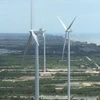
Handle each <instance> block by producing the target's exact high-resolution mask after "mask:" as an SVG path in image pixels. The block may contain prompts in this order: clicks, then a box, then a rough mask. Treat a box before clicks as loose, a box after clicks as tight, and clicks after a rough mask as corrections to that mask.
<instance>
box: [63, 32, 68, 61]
mask: <svg viewBox="0 0 100 100" xmlns="http://www.w3.org/2000/svg"><path fill="white" fill-rule="evenodd" d="M66 38H67V34H66V33H65V39H64V45H63V51H62V60H63V58H64V52H65V46H66Z"/></svg>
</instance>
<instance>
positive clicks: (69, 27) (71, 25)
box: [66, 17, 76, 32]
mask: <svg viewBox="0 0 100 100" xmlns="http://www.w3.org/2000/svg"><path fill="white" fill-rule="evenodd" d="M75 19H76V17H75V18H74V19H73V21H72V22H71V24H70V25H69V26H68V28H67V29H66V32H67V31H68V30H69V29H70V28H71V26H72V25H73V23H74V21H75Z"/></svg>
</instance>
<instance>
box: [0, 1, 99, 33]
mask: <svg viewBox="0 0 100 100" xmlns="http://www.w3.org/2000/svg"><path fill="white" fill-rule="evenodd" d="M57 16H59V17H60V18H61V19H62V21H63V22H64V23H65V25H66V27H68V25H69V24H70V23H71V21H72V20H73V19H74V17H75V16H76V17H77V18H76V20H75V22H74V24H73V26H72V27H71V29H72V31H73V32H74V33H76V34H82V33H84V34H90V35H95V34H97V33H98V34H99V33H100V0H33V23H34V25H33V29H34V30H38V29H39V28H40V27H43V28H45V29H46V30H47V33H51V34H64V28H63V27H62V25H61V23H60V22H59V20H58V19H57ZM43 19H44V20H43ZM29 30H30V0H0V33H28V32H29Z"/></svg>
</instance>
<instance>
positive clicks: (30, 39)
mask: <svg viewBox="0 0 100 100" xmlns="http://www.w3.org/2000/svg"><path fill="white" fill-rule="evenodd" d="M31 42H32V33H30V36H29V39H28V42H27V44H26V47H25V50H24V55H23V62H24V58H25V55H26V53H27V50H28V48H29V46H30V44H31Z"/></svg>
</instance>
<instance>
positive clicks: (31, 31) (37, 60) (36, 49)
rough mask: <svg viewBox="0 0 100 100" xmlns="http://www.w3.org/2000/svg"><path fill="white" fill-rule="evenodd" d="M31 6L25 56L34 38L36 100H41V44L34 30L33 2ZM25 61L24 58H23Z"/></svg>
mask: <svg viewBox="0 0 100 100" xmlns="http://www.w3.org/2000/svg"><path fill="white" fill-rule="evenodd" d="M30 3H31V4H30V5H31V13H30V15H31V16H30V17H31V20H30V21H31V25H30V26H31V30H30V31H29V32H30V36H29V39H28V42H27V45H26V48H25V52H24V56H25V54H26V52H27V49H28V48H29V45H30V43H31V42H32V38H34V40H35V100H39V43H38V33H39V32H38V31H34V30H33V0H31V1H30ZM23 59H24V57H23Z"/></svg>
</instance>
